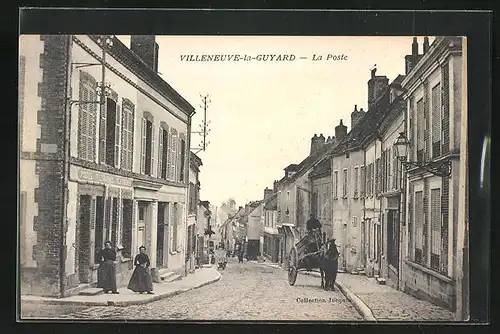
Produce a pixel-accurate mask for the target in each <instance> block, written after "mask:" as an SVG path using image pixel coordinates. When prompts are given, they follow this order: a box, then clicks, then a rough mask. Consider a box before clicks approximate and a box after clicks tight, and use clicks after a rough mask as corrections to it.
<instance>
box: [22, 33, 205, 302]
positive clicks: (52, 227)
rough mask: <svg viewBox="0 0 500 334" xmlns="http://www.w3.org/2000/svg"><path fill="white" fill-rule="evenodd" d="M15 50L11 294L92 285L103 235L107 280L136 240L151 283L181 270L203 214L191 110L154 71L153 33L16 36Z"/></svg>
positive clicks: (123, 276) (127, 265) (127, 269)
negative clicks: (15, 245)
mask: <svg viewBox="0 0 500 334" xmlns="http://www.w3.org/2000/svg"><path fill="white" fill-rule="evenodd" d="M19 52H20V66H19V69H20V72H19V120H20V138H19V148H20V153H19V155H20V180H19V181H20V186H19V192H20V202H19V204H20V205H19V277H20V292H21V294H34V295H44V296H56V297H63V296H67V295H71V294H74V293H78V292H79V291H80V290H82V289H83V288H85V287H89V286H93V285H94V284H95V283H96V281H97V268H98V266H99V265H98V264H97V263H96V260H95V256H96V253H97V252H98V251H99V250H100V249H101V248H102V247H103V245H104V242H105V241H106V240H110V241H111V242H112V244H113V245H115V247H116V249H117V251H118V252H117V253H118V260H117V282H118V284H119V285H122V284H126V282H127V281H128V279H129V277H130V275H131V272H132V269H133V263H132V259H133V257H134V255H135V254H136V253H138V248H139V246H142V245H144V246H145V247H146V249H147V253H148V254H149V255H150V259H151V268H152V274H153V278H154V279H155V280H158V279H159V276H161V274H162V271H163V272H164V271H173V272H178V273H180V274H186V273H187V272H192V270H193V269H194V266H195V265H194V258H195V256H196V254H197V251H198V248H199V247H200V243H201V244H203V243H204V240H203V236H204V228H205V227H206V224H207V219H209V217H208V216H209V215H208V216H207V214H208V213H207V212H206V211H207V208H206V207H205V206H204V202H202V201H200V199H199V190H200V182H199V171H200V166H202V162H201V160H200V159H199V157H197V156H196V155H195V154H193V153H191V152H190V138H191V135H190V132H191V121H192V117H193V115H194V113H195V110H194V108H193V107H192V106H191V105H190V104H189V103H188V102H187V101H186V100H185V99H184V98H183V97H182V96H181V95H180V94H178V93H177V92H176V91H175V90H174V89H173V88H172V87H171V86H170V85H169V84H168V83H167V82H165V81H164V80H163V79H162V78H161V77H160V75H159V74H158V56H159V46H158V44H157V43H156V41H155V36H131V45H130V47H128V46H126V45H125V44H123V43H122V42H121V41H120V40H119V39H118V38H116V37H114V36H106V35H104V36H94V35H26V36H22V37H21V39H20V50H19ZM200 236H201V237H200Z"/></svg>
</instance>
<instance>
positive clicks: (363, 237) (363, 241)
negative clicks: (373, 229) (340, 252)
mask: <svg viewBox="0 0 500 334" xmlns="http://www.w3.org/2000/svg"><path fill="white" fill-rule="evenodd" d="M361 265H362V266H363V268H365V267H366V224H365V221H364V220H362V221H361Z"/></svg>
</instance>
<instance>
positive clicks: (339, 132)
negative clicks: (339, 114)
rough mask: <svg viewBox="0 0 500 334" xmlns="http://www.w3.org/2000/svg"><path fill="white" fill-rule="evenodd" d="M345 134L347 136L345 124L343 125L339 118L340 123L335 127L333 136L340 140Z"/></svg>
mask: <svg viewBox="0 0 500 334" xmlns="http://www.w3.org/2000/svg"><path fill="white" fill-rule="evenodd" d="M346 136H347V126H345V125H344V124H343V123H342V120H340V124H339V125H337V126H336V127H335V138H337V140H338V141H339V142H341V141H342V139H344V138H345V137H346Z"/></svg>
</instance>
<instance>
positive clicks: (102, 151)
mask: <svg viewBox="0 0 500 334" xmlns="http://www.w3.org/2000/svg"><path fill="white" fill-rule="evenodd" d="M107 108H108V102H107V99H105V102H104V105H100V113H101V115H100V123H99V162H100V163H105V162H106V117H107Z"/></svg>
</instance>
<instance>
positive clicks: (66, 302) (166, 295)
mask: <svg viewBox="0 0 500 334" xmlns="http://www.w3.org/2000/svg"><path fill="white" fill-rule="evenodd" d="M221 278H222V275H221V273H219V272H217V276H216V277H215V278H212V279H210V280H208V281H205V282H202V283H198V284H196V285H194V286H191V287H187V288H180V289H177V290H174V291H171V292H166V293H163V294H161V295H156V296H154V297H150V298H149V299H144V300H128V301H127V300H124V301H116V302H115V301H112V300H107V301H84V302H81V301H72V300H64V299H60V300H29V299H28V300H22V298H21V303H22V302H25V303H30V304H37V305H69V306H117V307H126V306H131V305H143V304H147V303H151V302H155V301H158V300H161V299H166V298H169V297H173V296H176V295H179V294H181V293H184V292H188V291H191V290H194V289H198V288H201V287H203V286H205V285H209V284H212V283H215V282H217V281H219V280H220V279H221Z"/></svg>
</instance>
